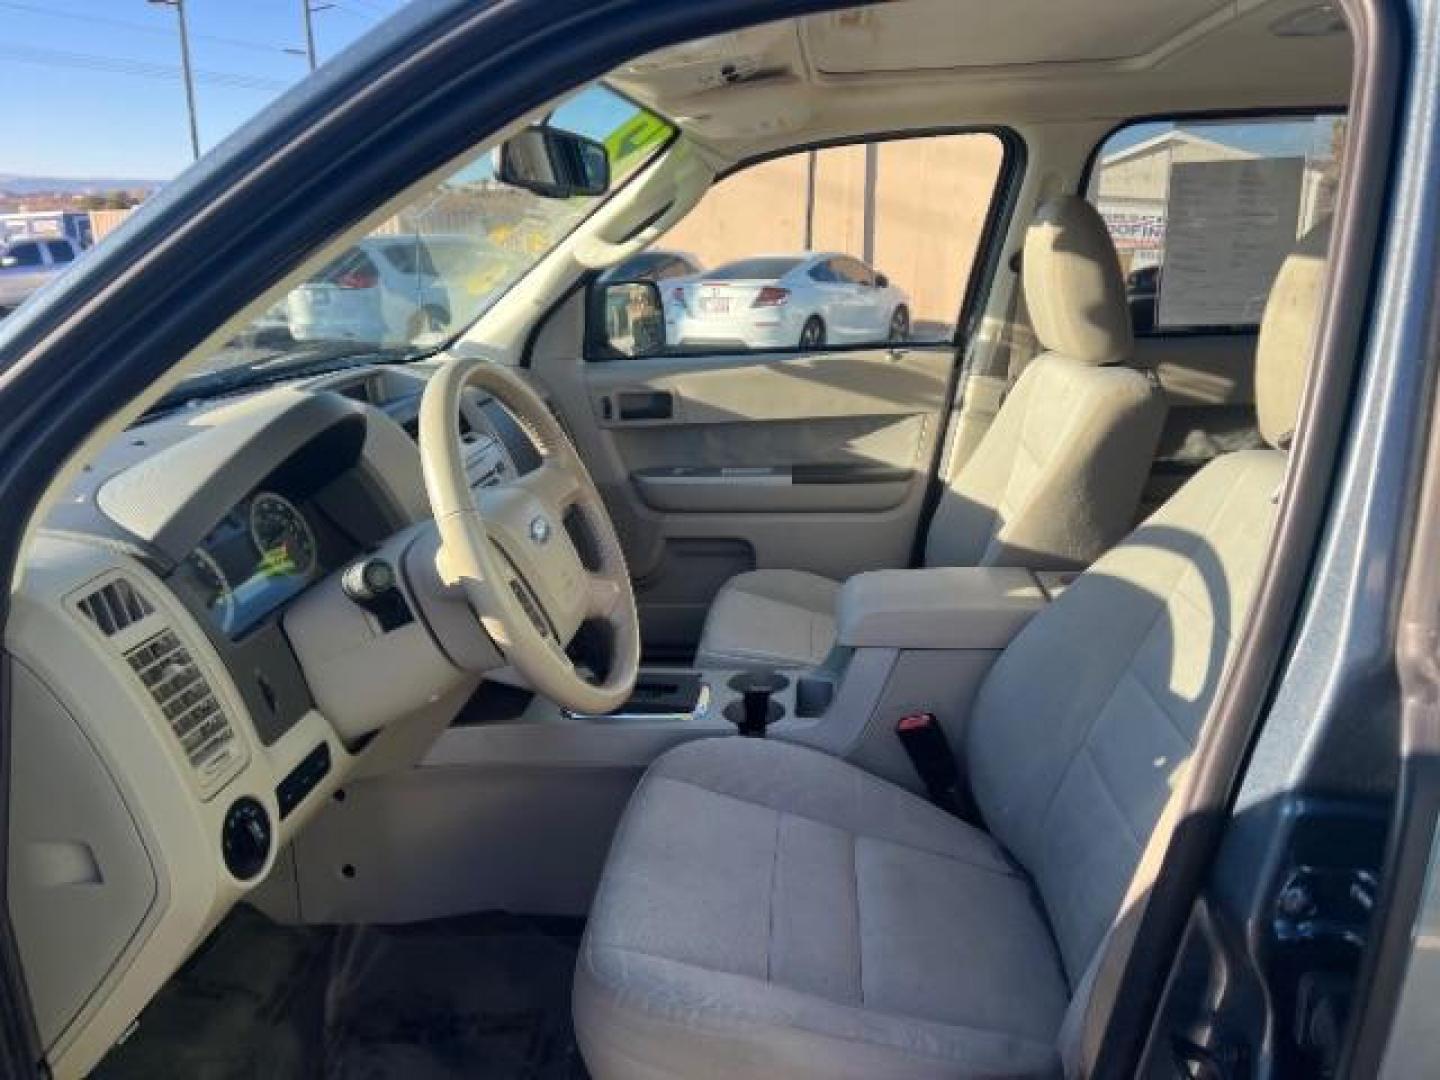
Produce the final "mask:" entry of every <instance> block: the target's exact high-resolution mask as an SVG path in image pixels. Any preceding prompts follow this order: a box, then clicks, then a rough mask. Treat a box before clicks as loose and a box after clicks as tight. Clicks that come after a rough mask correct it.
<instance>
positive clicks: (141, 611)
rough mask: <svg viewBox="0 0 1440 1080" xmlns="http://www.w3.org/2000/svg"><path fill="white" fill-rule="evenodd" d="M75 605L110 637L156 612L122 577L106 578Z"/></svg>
mask: <svg viewBox="0 0 1440 1080" xmlns="http://www.w3.org/2000/svg"><path fill="white" fill-rule="evenodd" d="M77 606H78V607H79V608H80V610H81V611H82V612H83V613H84V614H85V617H86V618H88V619H89V620H90V621H91V622H93V623H94V624H95V625H96V626H97V627H99V628H100V632H101V633H102V634H104V635H105V636H106V637H113V636H114V635H116V634H118V633H119V632H120V631H121V630H124V629H125V628H126V627H127V626H132V625H134V624H135V623H137V622H139V621H140V620H141V619H143V618H145V617H146V616H147V615H153V614H154V613H155V608H154V606H153V605H152V604H151V603H150V601H149V600H147V599H145V597H144V595H143V594H142V593H141V592H140V591H139V590H138V589H136V588H135V586H134V585H132V584H130V582H128V581H126V580H125V579H124V578H115V579H114V580H112V581H107V582H106V583H105V584H104V585H101V586H100V588H98V589H96V590H95V591H94V592H92V593H90V594H89V595H87V596H85V597H82V598H81V600H80V601H79V604H78V605H77Z"/></svg>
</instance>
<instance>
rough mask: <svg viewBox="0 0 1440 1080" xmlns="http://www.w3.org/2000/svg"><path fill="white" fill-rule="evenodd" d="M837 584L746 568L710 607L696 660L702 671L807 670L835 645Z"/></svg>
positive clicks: (792, 573) (798, 572)
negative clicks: (788, 668)
mask: <svg viewBox="0 0 1440 1080" xmlns="http://www.w3.org/2000/svg"><path fill="white" fill-rule="evenodd" d="M839 599H840V582H838V581H833V580H831V579H830V578H827V577H821V576H820V575H819V574H811V573H808V572H806V571H804V570H751V571H750V572H748V573H744V574H737V575H735V577H733V578H731V579H730V580H729V581H728V582H726V583H725V587H724V588H723V589H721V590H720V595H719V596H717V597H716V598H715V602H714V603H713V604H712V605H711V606H710V613H709V615H708V616H707V617H706V619H705V632H704V634H703V635H702V637H701V639H700V649H699V652H698V654H697V656H696V659H695V662H696V664H697V666H699V667H702V668H735V667H740V668H743V667H756V666H768V665H775V666H777V667H811V666H814V665H816V664H819V663H820V662H822V661H823V660H824V659H825V657H826V656H828V655H829V653H830V650H831V648H832V647H834V645H835V605H836V602H837V601H838V600H839Z"/></svg>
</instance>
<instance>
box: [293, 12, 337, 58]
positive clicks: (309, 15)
mask: <svg viewBox="0 0 1440 1080" xmlns="http://www.w3.org/2000/svg"><path fill="white" fill-rule="evenodd" d="M334 6H335V5H334V4H317V3H315V0H300V18H301V19H302V20H303V21H304V23H305V59H306V61H307V62H308V63H309V64H310V70H311V71H314V70H315V23H314V19H313V16H314V15H315V13H316V12H319V11H326V10H328V9H329V8H332V7H334Z"/></svg>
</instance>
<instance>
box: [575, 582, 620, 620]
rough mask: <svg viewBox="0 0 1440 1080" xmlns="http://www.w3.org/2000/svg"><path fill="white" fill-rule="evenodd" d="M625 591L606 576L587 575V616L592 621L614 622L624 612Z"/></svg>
mask: <svg viewBox="0 0 1440 1080" xmlns="http://www.w3.org/2000/svg"><path fill="white" fill-rule="evenodd" d="M624 600H625V595H624V590H623V589H622V588H621V587H620V585H619V584H617V583H616V582H615V581H613V580H612V579H611V578H609V577H607V576H605V575H604V574H586V575H585V615H586V617H587V618H591V619H604V620H605V621H606V622H611V621H613V620H614V618H615V616H616V614H617V613H618V612H620V611H621V610H622V605H623V603H624Z"/></svg>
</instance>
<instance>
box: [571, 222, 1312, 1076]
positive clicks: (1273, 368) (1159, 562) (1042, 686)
mask: <svg viewBox="0 0 1440 1080" xmlns="http://www.w3.org/2000/svg"><path fill="white" fill-rule="evenodd" d="M1326 248H1327V234H1326V231H1325V230H1324V229H1321V230H1318V231H1315V232H1312V234H1311V235H1310V236H1309V237H1307V239H1306V240H1305V241H1304V242H1303V244H1302V248H1301V251H1300V252H1299V253H1297V254H1296V255H1292V256H1291V257H1290V258H1289V259H1288V260H1287V261H1286V263H1285V265H1284V266H1283V267H1282V269H1281V270H1280V273H1279V276H1278V277H1277V278H1276V280H1275V284H1274V286H1273V288H1272V291H1271V298H1270V301H1269V304H1268V305H1267V307H1266V310H1265V320H1264V324H1263V326H1262V328H1261V331H1260V340H1259V344H1258V347H1257V353H1256V389H1255V394H1256V406H1257V412H1258V421H1259V428H1260V434H1261V436H1262V437H1263V438H1264V439H1265V441H1266V443H1268V444H1269V445H1268V446H1267V447H1266V448H1264V449H1254V450H1243V451H1238V452H1235V453H1231V454H1226V455H1223V456H1221V457H1218V458H1216V459H1215V460H1214V461H1212V462H1210V463H1209V464H1208V465H1206V466H1205V467H1204V468H1203V469H1201V470H1200V471H1199V472H1198V473H1196V474H1195V476H1194V477H1193V478H1192V479H1191V480H1190V481H1189V482H1188V483H1186V484H1185V486H1184V487H1182V488H1181V489H1180V491H1179V492H1177V493H1176V494H1175V496H1174V497H1173V498H1171V499H1170V500H1169V501H1168V502H1167V503H1166V504H1165V505H1164V506H1163V507H1161V508H1160V510H1159V511H1157V512H1156V513H1155V515H1154V516H1153V517H1151V518H1150V519H1149V520H1148V521H1147V522H1146V523H1145V524H1144V525H1142V526H1141V527H1140V528H1139V529H1137V530H1136V531H1135V532H1134V533H1132V534H1131V535H1130V536H1129V537H1128V538H1127V539H1126V540H1124V541H1123V542H1122V543H1120V544H1119V545H1117V546H1116V547H1115V548H1113V549H1112V550H1111V551H1109V552H1108V553H1106V554H1105V555H1104V556H1102V557H1101V558H1100V559H1099V561H1097V562H1096V563H1095V565H1094V566H1093V567H1091V568H1090V569H1089V570H1087V571H1086V572H1085V573H1083V574H1081V575H1080V576H1079V578H1077V579H1076V580H1075V582H1074V583H1073V584H1072V585H1071V586H1070V587H1069V588H1068V589H1066V590H1065V591H1064V592H1063V593H1062V594H1061V595H1060V596H1059V597H1058V598H1057V599H1056V601H1055V602H1054V603H1053V604H1050V605H1049V606H1048V607H1046V608H1045V609H1043V610H1042V611H1041V612H1040V613H1039V614H1037V615H1036V616H1035V618H1034V619H1033V620H1031V622H1030V623H1029V624H1027V625H1026V627H1025V628H1024V629H1023V630H1022V631H1021V632H1020V634H1019V635H1018V636H1017V637H1016V638H1015V639H1014V641H1012V642H1011V643H1010V645H1009V647H1008V648H1006V649H1005V651H1004V652H1003V653H1002V654H1001V655H1000V657H999V659H998V660H997V661H996V662H995V665H994V667H993V668H991V670H990V672H989V674H988V675H987V676H986V678H985V681H984V683H983V685H982V686H981V688H980V692H979V694H978V696H977V698H976V700H975V704H974V706H973V707H972V709H971V712H970V717H969V720H968V723H967V726H966V729H965V733H964V766H965V772H966V774H967V775H968V777H969V781H970V787H971V791H972V794H973V795H974V799H975V804H976V805H977V806H978V808H979V810H980V813H981V815H982V816H983V819H984V823H985V825H986V827H987V829H988V831H985V830H982V829H979V828H975V827H973V826H971V825H968V824H966V823H965V822H962V821H960V820H959V819H958V818H955V817H952V816H950V815H948V814H946V813H944V812H942V811H941V810H940V809H939V808H937V807H936V806H934V805H932V804H930V803H928V802H925V801H924V800H922V799H920V798H919V797H917V796H915V795H912V794H910V793H909V792H907V791H904V790H902V789H901V788H899V787H896V786H895V785H893V784H889V783H886V782H885V781H883V780H880V779H878V778H876V777H874V776H872V775H870V774H868V773H866V772H864V771H862V770H861V769H860V768H858V767H857V766H855V765H852V764H849V763H848V762H846V761H843V760H841V759H839V758H836V757H831V756H829V755H827V754H824V753H822V752H820V751H818V750H812V749H807V748H805V747H801V746H798V745H795V744H791V743H785V742H780V741H778V740H774V739H770V740H761V739H743V738H723V739H705V740H700V741H697V742H691V743H687V744H685V745H683V746H681V747H679V748H678V749H675V750H671V751H670V752H668V753H666V754H664V755H663V756H661V757H660V758H659V759H658V760H657V761H656V762H655V763H654V764H653V765H652V766H651V767H650V769H649V771H648V772H647V773H646V774H645V776H644V777H643V778H642V779H641V781H640V784H639V786H638V788H637V789H636V791H635V794H634V795H633V796H632V798H631V800H630V805H629V807H628V809H627V810H626V811H625V815H624V817H623V818H622V820H621V822H620V825H619V827H618V828H617V829H616V832H615V839H614V841H613V842H612V844H611V849H610V856H609V859H608V860H607V862H606V866H605V873H604V877H603V878H602V880H601V883H600V888H599V891H598V893H597V894H596V897H595V902H594V905H593V907H592V908H591V912H590V920H589V925H588V926H587V927H586V931H585V940H584V943H583V944H582V946H581V949H580V956H579V960H578V963H577V966H576V972H575V992H574V1013H575V1032H576V1035H577V1037H578V1038H579V1041H580V1046H581V1048H582V1050H583V1051H584V1055H585V1061H586V1063H587V1064H588V1065H589V1068H590V1073H591V1075H592V1076H594V1077H595V1078H596V1080H620V1078H628V1080H638V1078H646V1080H658V1078H660V1077H670V1076H675V1077H680V1076H683V1077H687V1078H691V1080H702V1078H716V1080H718V1078H720V1077H726V1078H728V1080H746V1078H755V1080H759V1078H761V1077H773V1076H784V1077H788V1078H790V1080H808V1078H814V1080H821V1078H825V1080H852V1078H853V1080H862V1078H863V1080H882V1078H886V1080H889V1078H901V1077H904V1078H907V1080H921V1078H933V1080H967V1078H979V1077H990V1078H993V1077H1001V1076H1003V1077H1010V1078H1012V1080H1013V1078H1019V1077H1055V1076H1057V1075H1058V1074H1059V1073H1060V1070H1061V1067H1062V1061H1077V1060H1080V1059H1078V1058H1077V1057H1076V1056H1075V1053H1076V1050H1077V1047H1078V1045H1079V1044H1078V1043H1077V1036H1078V1035H1079V1033H1080V1032H1081V1031H1082V1030H1083V1027H1084V1025H1083V1024H1082V1023H1081V1020H1082V1019H1083V1017H1084V1016H1085V1009H1086V1004H1087V993H1088V990H1087V987H1090V986H1093V985H1094V981H1095V977H1096V972H1097V971H1098V970H1099V965H1100V962H1101V959H1102V957H1103V955H1104V952H1105V949H1106V943H1107V940H1108V939H1109V937H1110V935H1111V933H1112V928H1113V927H1115V926H1116V925H1117V921H1118V920H1119V919H1120V918H1121V917H1122V915H1124V914H1126V912H1125V911H1124V910H1123V909H1124V907H1125V904H1126V897H1127V894H1131V895H1139V894H1138V893H1135V894H1132V890H1134V889H1135V887H1136V882H1135V880H1134V878H1135V877H1136V875H1137V871H1140V870H1141V857H1142V853H1144V854H1145V855H1146V856H1147V857H1148V856H1149V854H1150V852H1151V851H1152V850H1157V849H1160V848H1163V843H1164V840H1163V831H1164V826H1163V825H1162V824H1161V820H1162V814H1163V813H1164V811H1165V807H1166V804H1167V802H1168V801H1169V799H1170V793H1171V787H1172V785H1173V784H1174V783H1175V781H1176V777H1177V773H1178V772H1179V770H1181V769H1182V768H1184V767H1185V763H1186V762H1187V761H1188V759H1189V757H1190V755H1191V753H1192V751H1193V750H1194V747H1195V745H1196V743H1197V741H1198V740H1199V738H1200V733H1201V727H1202V725H1203V723H1204V721H1205V718H1206V714H1207V713H1208V711H1209V709H1210V705H1211V703H1212V702H1213V701H1214V700H1215V697H1216V694H1217V693H1218V691H1219V687H1220V682H1221V673H1222V672H1223V671H1224V670H1225V667H1226V665H1227V664H1228V663H1229V662H1230V659H1231V657H1232V655H1233V654H1234V651H1235V648H1236V645H1237V642H1238V641H1239V637H1240V634H1241V632H1242V630H1243V628H1244V625H1245V621H1246V618H1247V615H1248V612H1249V609H1250V604H1251V598H1252V596H1253V594H1254V591H1255V587H1256V584H1257V582H1258V580H1259V577H1260V574H1261V570H1262V566H1263V563H1264V557H1265V552H1266V549H1267V546H1268V543H1269V535H1270V531H1271V527H1272V524H1273V521H1274V518H1275V513H1276V499H1275V496H1276V493H1277V491H1278V490H1279V488H1280V486H1281V483H1282V481H1283V479H1284V476H1285V471H1286V448H1287V447H1288V446H1289V443H1290V436H1291V433H1292V431H1293V429H1294V426H1295V416H1296V413H1297V411H1298V406H1299V399H1300V394H1301V388H1302V386H1303V384H1304V375H1305V368H1306V362H1307V359H1308V356H1309V352H1310V346H1311V327H1312V324H1313V320H1314V314H1315V311H1316V308H1317V307H1318V305H1319V298H1320V295H1321V283H1322V282H1323V281H1324V273H1325V269H1324V268H1325V252H1326ZM1157 831H1159V832H1161V834H1162V839H1160V840H1158V841H1157V840H1152V833H1155V832H1157ZM1152 843H1153V844H1154V845H1155V847H1154V848H1152ZM1147 861H1148V859H1147ZM1134 912H1135V909H1134V908H1132V909H1131V913H1132V914H1133V913H1134Z"/></svg>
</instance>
